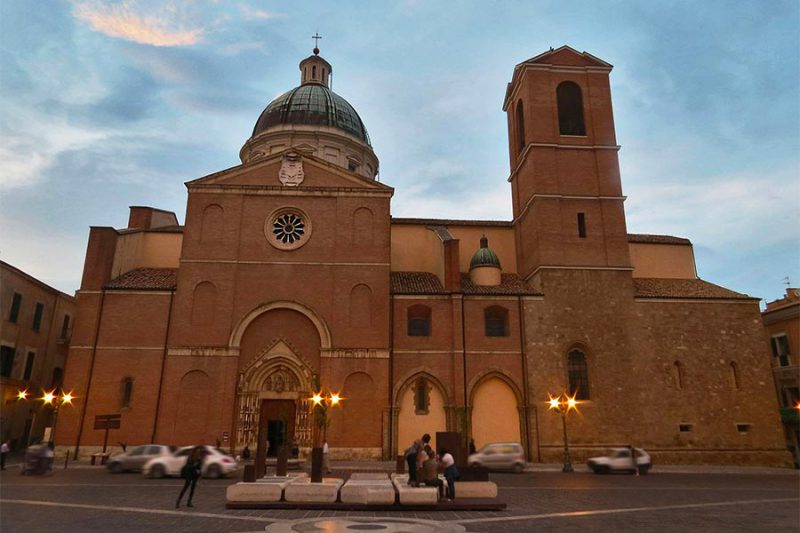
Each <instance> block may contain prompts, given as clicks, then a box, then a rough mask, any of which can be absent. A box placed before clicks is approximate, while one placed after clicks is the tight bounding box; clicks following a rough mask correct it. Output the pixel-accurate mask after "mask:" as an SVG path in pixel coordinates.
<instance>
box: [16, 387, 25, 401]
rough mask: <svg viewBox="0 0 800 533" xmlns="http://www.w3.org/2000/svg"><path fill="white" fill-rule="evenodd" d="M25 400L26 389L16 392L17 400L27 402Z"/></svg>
mask: <svg viewBox="0 0 800 533" xmlns="http://www.w3.org/2000/svg"><path fill="white" fill-rule="evenodd" d="M27 399H28V389H25V390H19V391H17V400H27Z"/></svg>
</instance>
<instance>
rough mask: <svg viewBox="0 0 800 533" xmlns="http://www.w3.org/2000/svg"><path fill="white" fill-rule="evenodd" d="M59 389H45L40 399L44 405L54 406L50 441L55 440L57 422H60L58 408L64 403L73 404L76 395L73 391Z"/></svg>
mask: <svg viewBox="0 0 800 533" xmlns="http://www.w3.org/2000/svg"><path fill="white" fill-rule="evenodd" d="M56 390H57V389H53V390H51V391H44V394H43V395H42V397H41V398H39V399H40V400H42V402H44V405H49V406H50V407H52V408H53V427H52V429H51V430H50V438H49V439H48V442H54V441H55V438H56V424H57V423H58V408H59V407H61V406H62V405H72V400H74V399H75V397H74V396H73V395H72V391H70V392H61V393H60V394H59V393H57V392H56Z"/></svg>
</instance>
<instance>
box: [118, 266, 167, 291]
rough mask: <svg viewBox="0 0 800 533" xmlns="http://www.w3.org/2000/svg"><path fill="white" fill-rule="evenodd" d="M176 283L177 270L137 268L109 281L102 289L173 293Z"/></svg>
mask: <svg viewBox="0 0 800 533" xmlns="http://www.w3.org/2000/svg"><path fill="white" fill-rule="evenodd" d="M177 283H178V269H177V268H137V269H134V270H131V271H129V272H126V273H124V274H123V275H121V276H120V277H118V278H115V279H113V280H111V281H109V282H108V284H106V286H105V287H104V288H105V289H108V290H111V291H114V290H117V291H120V290H132V291H143V290H149V291H174V290H175V287H176V286H177Z"/></svg>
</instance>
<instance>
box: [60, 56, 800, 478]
mask: <svg viewBox="0 0 800 533" xmlns="http://www.w3.org/2000/svg"><path fill="white" fill-rule="evenodd" d="M317 52H318V51H317V50H315V54H314V55H312V56H310V57H309V58H307V59H305V60H303V62H301V64H300V70H301V85H300V86H299V87H297V88H295V89H293V90H291V91H289V92H287V93H286V94H284V95H281V96H279V97H277V98H276V99H275V100H274V101H273V102H272V103H270V104H269V105H268V106H267V107H266V109H265V110H264V112H263V113H262V114H261V116H260V117H259V119H258V121H257V123H256V126H255V129H254V131H253V134H252V136H251V137H250V139H249V140H248V141H247V142H246V143H245V144H244V147H243V148H242V150H241V153H240V157H241V159H242V164H241V165H239V166H236V167H233V168H230V169H228V170H223V171H221V172H218V173H215V174H212V175H209V176H206V177H203V178H200V179H197V180H194V181H190V182H188V183H187V184H186V186H187V188H188V204H187V210H186V223H185V225H184V226H181V225H179V224H178V221H177V219H176V217H175V215H174V214H172V213H166V212H163V211H159V210H156V209H152V208H148V207H132V208H131V212H130V219H129V223H128V227H127V228H125V229H119V230H117V229H114V228H110V227H93V228H92V229H91V233H90V236H89V244H88V249H87V255H86V263H85V267H84V272H83V280H82V283H81V288H80V290H79V291H78V301H79V308H80V310H81V313H80V318H79V320H78V322H77V324H76V328H75V334H74V338H73V343H72V346H71V348H70V356H69V366H68V371H67V376H66V383H67V384H68V386H69V387H71V388H74V390H75V394H76V395H77V400H76V402H75V409H70V410H67V411H64V412H63V414H62V415H59V418H60V419H59V430H58V432H57V436H56V440H57V443H58V444H59V445H60V446H64V447H72V448H76V449H77V448H80V449H81V450H87V449H88V450H94V449H96V448H97V447H99V446H100V445H101V443H102V438H103V432H102V431H98V430H94V420H95V417H96V416H97V415H102V414H116V413H119V414H121V416H122V422H121V427H120V429H119V430H114V434H113V435H112V437H111V440H112V442H117V441H122V442H127V443H143V442H163V443H167V444H176V445H179V444H190V443H200V442H206V443H214V442H215V441H217V440H219V441H220V442H221V443H222V445H223V446H225V447H227V446H231V447H234V448H236V449H240V448H242V447H243V446H244V445H246V444H247V445H249V446H250V447H251V448H255V447H256V446H262V447H263V446H265V443H266V442H267V441H269V442H271V446H270V448H269V449H270V450H271V453H272V452H274V451H275V450H276V449H277V447H278V446H277V444H279V443H280V442H282V441H283V442H285V441H289V440H292V439H297V441H298V442H299V444H300V445H301V446H303V447H306V446H308V445H309V444H310V435H311V424H310V420H309V418H308V409H307V406H308V402H307V397H308V395H309V392H310V389H311V387H312V384H313V383H314V379H315V376H318V377H319V379H320V381H321V383H322V384H323V385H324V386H325V387H327V388H329V389H331V390H336V391H341V392H342V394H343V396H344V397H345V398H346V399H345V401H344V405H343V407H342V408H341V409H336V410H335V411H334V412H333V414H332V423H331V426H330V428H329V429H328V441H329V442H330V446H331V454H332V456H333V457H381V456H382V457H392V456H393V455H394V454H396V453H398V452H401V451H402V450H403V449H404V448H406V447H407V446H408V444H409V443H410V442H411V441H412V440H413V439H414V438H416V437H418V436H419V435H421V434H422V433H423V432H429V433H432V434H434V433H435V432H436V431H443V430H451V431H461V432H462V433H465V434H467V435H469V436H471V437H472V438H474V439H475V442H476V444H477V445H478V446H482V445H483V444H486V443H487V442H496V441H516V442H520V443H522V445H523V446H524V447H525V450H526V452H527V454H528V457H529V458H530V459H531V460H534V461H557V460H559V459H560V457H561V453H562V430H561V422H560V420H559V417H558V416H557V415H554V414H552V413H548V412H547V409H546V408H545V401H546V400H547V395H548V393H557V392H561V391H562V390H567V389H568V390H572V391H574V392H575V393H577V395H578V397H579V398H580V399H582V400H584V403H583V404H582V406H581V415H580V416H572V415H570V421H569V426H570V442H571V445H572V449H573V454H574V457H575V458H576V459H577V460H580V459H581V458H583V457H585V456H587V455H589V454H595V453H597V451H598V449H603V448H606V447H608V446H618V445H623V444H627V443H635V444H637V445H641V446H643V447H645V448H647V449H648V451H650V452H651V453H652V454H653V456H654V458H655V460H656V461H657V462H674V461H681V462H735V463H753V464H788V463H789V455H788V454H787V453H786V450H785V446H784V444H783V436H782V434H781V428H780V423H779V420H778V417H777V416H776V412H777V409H778V406H777V402H776V401H775V395H774V394H773V393H772V385H771V384H770V382H771V379H770V374H771V369H770V367H769V365H768V362H767V361H766V360H765V358H764V344H763V329H762V327H761V323H760V320H759V308H758V299H756V298H751V297H749V296H746V295H743V294H738V293H736V292H733V291H730V290H727V289H724V288H722V287H718V286H716V285H713V284H711V283H708V282H706V281H703V280H701V279H698V278H697V274H696V269H695V263H694V254H693V251H692V245H691V243H690V242H689V241H688V240H687V239H683V238H678V237H670V236H660V235H629V234H628V232H627V229H626V221H625V212H624V207H623V204H624V200H625V196H623V193H622V186H621V182H620V172H619V164H618V160H617V152H618V150H619V148H620V147H619V146H618V145H617V142H616V136H615V131H614V119H613V113H612V106H611V93H610V84H609V73H610V71H611V68H612V67H611V65H609V64H607V63H605V62H604V61H602V60H600V59H597V58H595V57H593V56H591V55H590V54H587V53H580V52H577V51H575V50H573V49H571V48H569V47H562V48H559V49H558V50H551V51H549V52H546V53H544V54H542V55H540V56H537V57H535V58H532V59H530V60H528V61H525V62H523V63H521V64H519V65H517V67H516V68H515V69H514V74H513V78H512V81H511V83H510V84H509V85H508V90H507V96H506V98H505V102H504V105H503V109H504V110H505V111H506V113H507V116H508V125H509V141H510V142H509V149H510V157H511V173H510V177H509V178H508V182H510V184H511V190H512V201H513V215H514V218H513V220H511V221H481V220H441V219H433V218H431V219H400V218H392V217H391V216H390V201H391V197H392V194H393V192H394V191H393V189H392V188H391V187H388V186H387V185H385V184H382V183H379V182H378V181H376V180H375V177H376V175H377V171H378V158H377V156H376V155H375V153H374V151H373V150H372V146H371V144H370V140H369V137H368V135H367V131H366V128H365V127H364V123H363V122H362V121H361V119H360V118H359V116H358V114H357V113H356V111H355V110H354V109H353V107H352V106H351V105H350V104H349V103H347V102H346V101H345V100H344V99H343V98H341V97H340V96H338V95H336V94H334V93H333V92H332V91H331V90H330V89H329V87H328V76H329V75H330V73H331V65H330V64H329V63H328V62H327V61H325V60H323V59H322V58H321V57H319V56H318V55H317ZM504 183H505V180H504V179H503V180H501V179H498V183H497V186H498V187H501V186H504ZM484 237H485V238H484ZM62 416H63V418H62Z"/></svg>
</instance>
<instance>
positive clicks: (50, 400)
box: [42, 390, 56, 405]
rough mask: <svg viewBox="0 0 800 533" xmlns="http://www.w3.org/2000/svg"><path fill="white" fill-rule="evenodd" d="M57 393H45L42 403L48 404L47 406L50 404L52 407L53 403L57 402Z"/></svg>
mask: <svg viewBox="0 0 800 533" xmlns="http://www.w3.org/2000/svg"><path fill="white" fill-rule="evenodd" d="M55 392H56V391H54V390H51V391H47V392H45V393H44V396H42V401H43V402H44V403H46V404H50V405H52V403H53V400H55V399H56V395H55Z"/></svg>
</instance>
